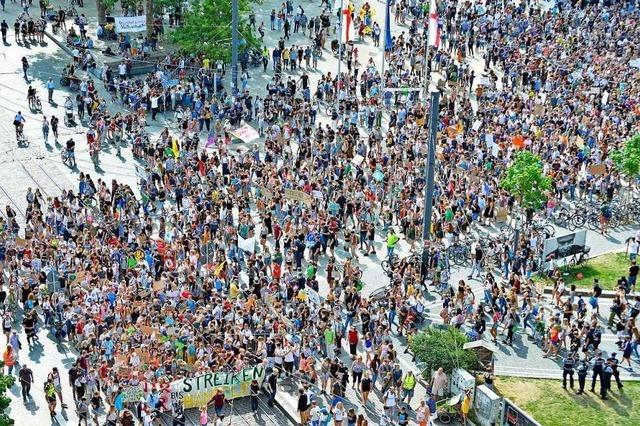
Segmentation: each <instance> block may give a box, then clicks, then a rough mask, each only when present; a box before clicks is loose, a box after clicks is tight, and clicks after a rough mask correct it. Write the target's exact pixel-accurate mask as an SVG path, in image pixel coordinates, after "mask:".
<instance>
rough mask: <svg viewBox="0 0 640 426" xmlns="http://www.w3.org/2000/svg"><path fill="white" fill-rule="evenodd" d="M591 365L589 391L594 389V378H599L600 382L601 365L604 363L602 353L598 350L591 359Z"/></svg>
mask: <svg viewBox="0 0 640 426" xmlns="http://www.w3.org/2000/svg"><path fill="white" fill-rule="evenodd" d="M591 364H592V365H593V376H592V377H591V392H595V391H596V378H600V383H602V367H603V365H604V358H602V353H601V352H600V351H598V352H597V355H596V357H595V358H594V359H593V360H592V361H591Z"/></svg>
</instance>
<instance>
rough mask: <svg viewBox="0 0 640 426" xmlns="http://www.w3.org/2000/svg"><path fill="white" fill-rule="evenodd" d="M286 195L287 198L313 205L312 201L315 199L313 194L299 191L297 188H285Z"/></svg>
mask: <svg viewBox="0 0 640 426" xmlns="http://www.w3.org/2000/svg"><path fill="white" fill-rule="evenodd" d="M284 197H285V198H286V199H287V200H292V201H297V202H299V203H304V204H306V205H308V206H309V205H311V201H312V200H313V197H311V195H309V194H307V193H306V192H303V191H298V190H296V189H285V190H284Z"/></svg>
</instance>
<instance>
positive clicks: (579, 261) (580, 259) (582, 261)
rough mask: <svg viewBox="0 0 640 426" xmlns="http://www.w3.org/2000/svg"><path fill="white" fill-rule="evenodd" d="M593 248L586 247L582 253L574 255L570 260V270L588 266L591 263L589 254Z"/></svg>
mask: <svg viewBox="0 0 640 426" xmlns="http://www.w3.org/2000/svg"><path fill="white" fill-rule="evenodd" d="M590 252H591V247H585V248H584V249H583V250H582V251H581V252H580V253H574V254H573V255H572V256H571V257H570V258H569V259H568V261H567V262H568V264H569V267H570V268H575V267H576V266H578V265H586V264H587V263H589V253H590Z"/></svg>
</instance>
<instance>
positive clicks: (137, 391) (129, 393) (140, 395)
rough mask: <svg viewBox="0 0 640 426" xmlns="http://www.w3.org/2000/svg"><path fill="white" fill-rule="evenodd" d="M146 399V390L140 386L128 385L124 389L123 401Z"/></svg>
mask: <svg viewBox="0 0 640 426" xmlns="http://www.w3.org/2000/svg"><path fill="white" fill-rule="evenodd" d="M141 399H142V400H144V391H143V390H142V388H141V387H140V386H126V387H125V388H124V389H123V390H122V403H123V404H126V403H128V402H140V400H141Z"/></svg>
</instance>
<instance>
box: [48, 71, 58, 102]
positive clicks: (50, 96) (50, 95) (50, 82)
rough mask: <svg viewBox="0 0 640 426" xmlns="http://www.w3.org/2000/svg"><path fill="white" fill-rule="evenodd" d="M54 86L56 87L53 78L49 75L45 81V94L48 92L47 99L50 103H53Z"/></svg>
mask: <svg viewBox="0 0 640 426" xmlns="http://www.w3.org/2000/svg"><path fill="white" fill-rule="evenodd" d="M55 88H56V84H55V83H54V82H53V79H52V78H51V77H49V80H48V81H47V94H48V100H49V103H50V104H52V103H53V89H55Z"/></svg>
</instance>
